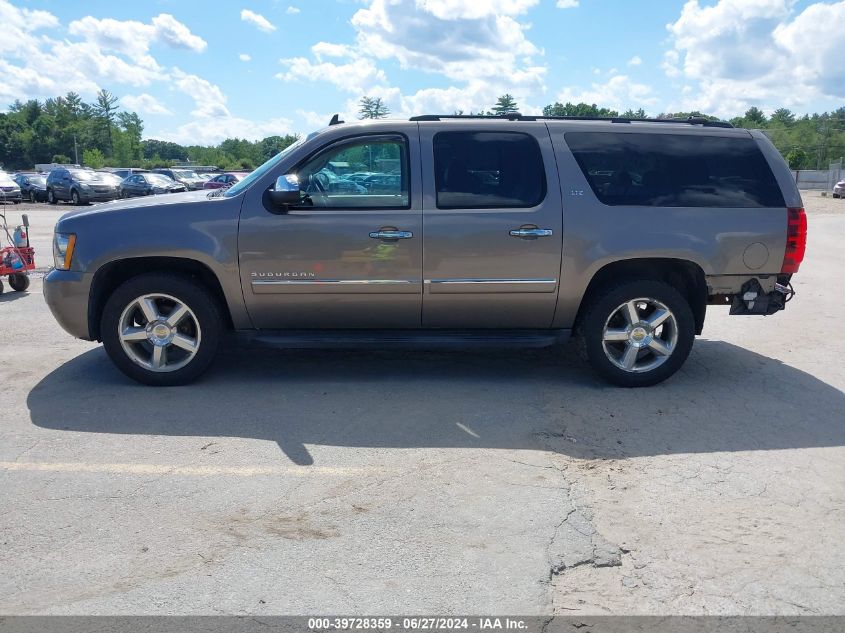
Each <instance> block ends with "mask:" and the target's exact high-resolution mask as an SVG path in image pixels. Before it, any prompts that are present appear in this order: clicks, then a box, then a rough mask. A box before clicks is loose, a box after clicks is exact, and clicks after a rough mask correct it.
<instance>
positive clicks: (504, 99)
mask: <svg viewBox="0 0 845 633" xmlns="http://www.w3.org/2000/svg"><path fill="white" fill-rule="evenodd" d="M518 111H519V107H518V106H517V105H516V99H514V98H513V95H511V94H503V95H502V96H501V97H499V98H498V99H497V100H496V105H494V106H493V113H494V114H498V115H502V114H510V113H511V112H518Z"/></svg>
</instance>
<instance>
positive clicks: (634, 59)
mask: <svg viewBox="0 0 845 633" xmlns="http://www.w3.org/2000/svg"><path fill="white" fill-rule="evenodd" d="M642 63H643V58H642V57H640V56H639V55H634V56H633V57H632V58H631V59H629V60H628V65H629V66H639V65H640V64H642Z"/></svg>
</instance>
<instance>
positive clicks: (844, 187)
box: [833, 180, 845, 198]
mask: <svg viewBox="0 0 845 633" xmlns="http://www.w3.org/2000/svg"><path fill="white" fill-rule="evenodd" d="M833 197H834V198H845V180H840V181H839V182H837V183H836V184H835V185H833Z"/></svg>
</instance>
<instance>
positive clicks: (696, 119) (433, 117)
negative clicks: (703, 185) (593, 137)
mask: <svg viewBox="0 0 845 633" xmlns="http://www.w3.org/2000/svg"><path fill="white" fill-rule="evenodd" d="M444 119H489V120H502V121H610V122H611V123H675V124H681V125H701V126H702V127H722V128H732V127H733V125H731V124H730V123H728V122H727V121H713V120H711V119H705V118H704V117H700V116H691V117H687V118H685V119H683V118H680V117H676V118H671V119H629V118H627V117H603V116H542V115H538V116H534V115H528V116H526V115H523V114H520V113H519V112H509V113H507V114H422V115H420V116H412V117H411V118H410V120H411V121H442V120H444Z"/></svg>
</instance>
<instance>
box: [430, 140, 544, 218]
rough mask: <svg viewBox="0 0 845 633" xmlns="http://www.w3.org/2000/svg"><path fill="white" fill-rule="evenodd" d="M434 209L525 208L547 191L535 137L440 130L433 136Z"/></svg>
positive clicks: (541, 160)
mask: <svg viewBox="0 0 845 633" xmlns="http://www.w3.org/2000/svg"><path fill="white" fill-rule="evenodd" d="M434 183H435V187H436V188H437V207H438V208H439V209H491V208H528V207H534V206H537V205H538V204H540V203H541V202H542V201H543V198H544V197H545V196H546V172H545V169H544V168H543V157H542V156H541V154H540V146H539V145H538V144H537V141H536V139H535V138H534V137H533V136H531V135H529V134H523V133H519V132H440V133H438V134H436V135H435V136H434Z"/></svg>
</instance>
